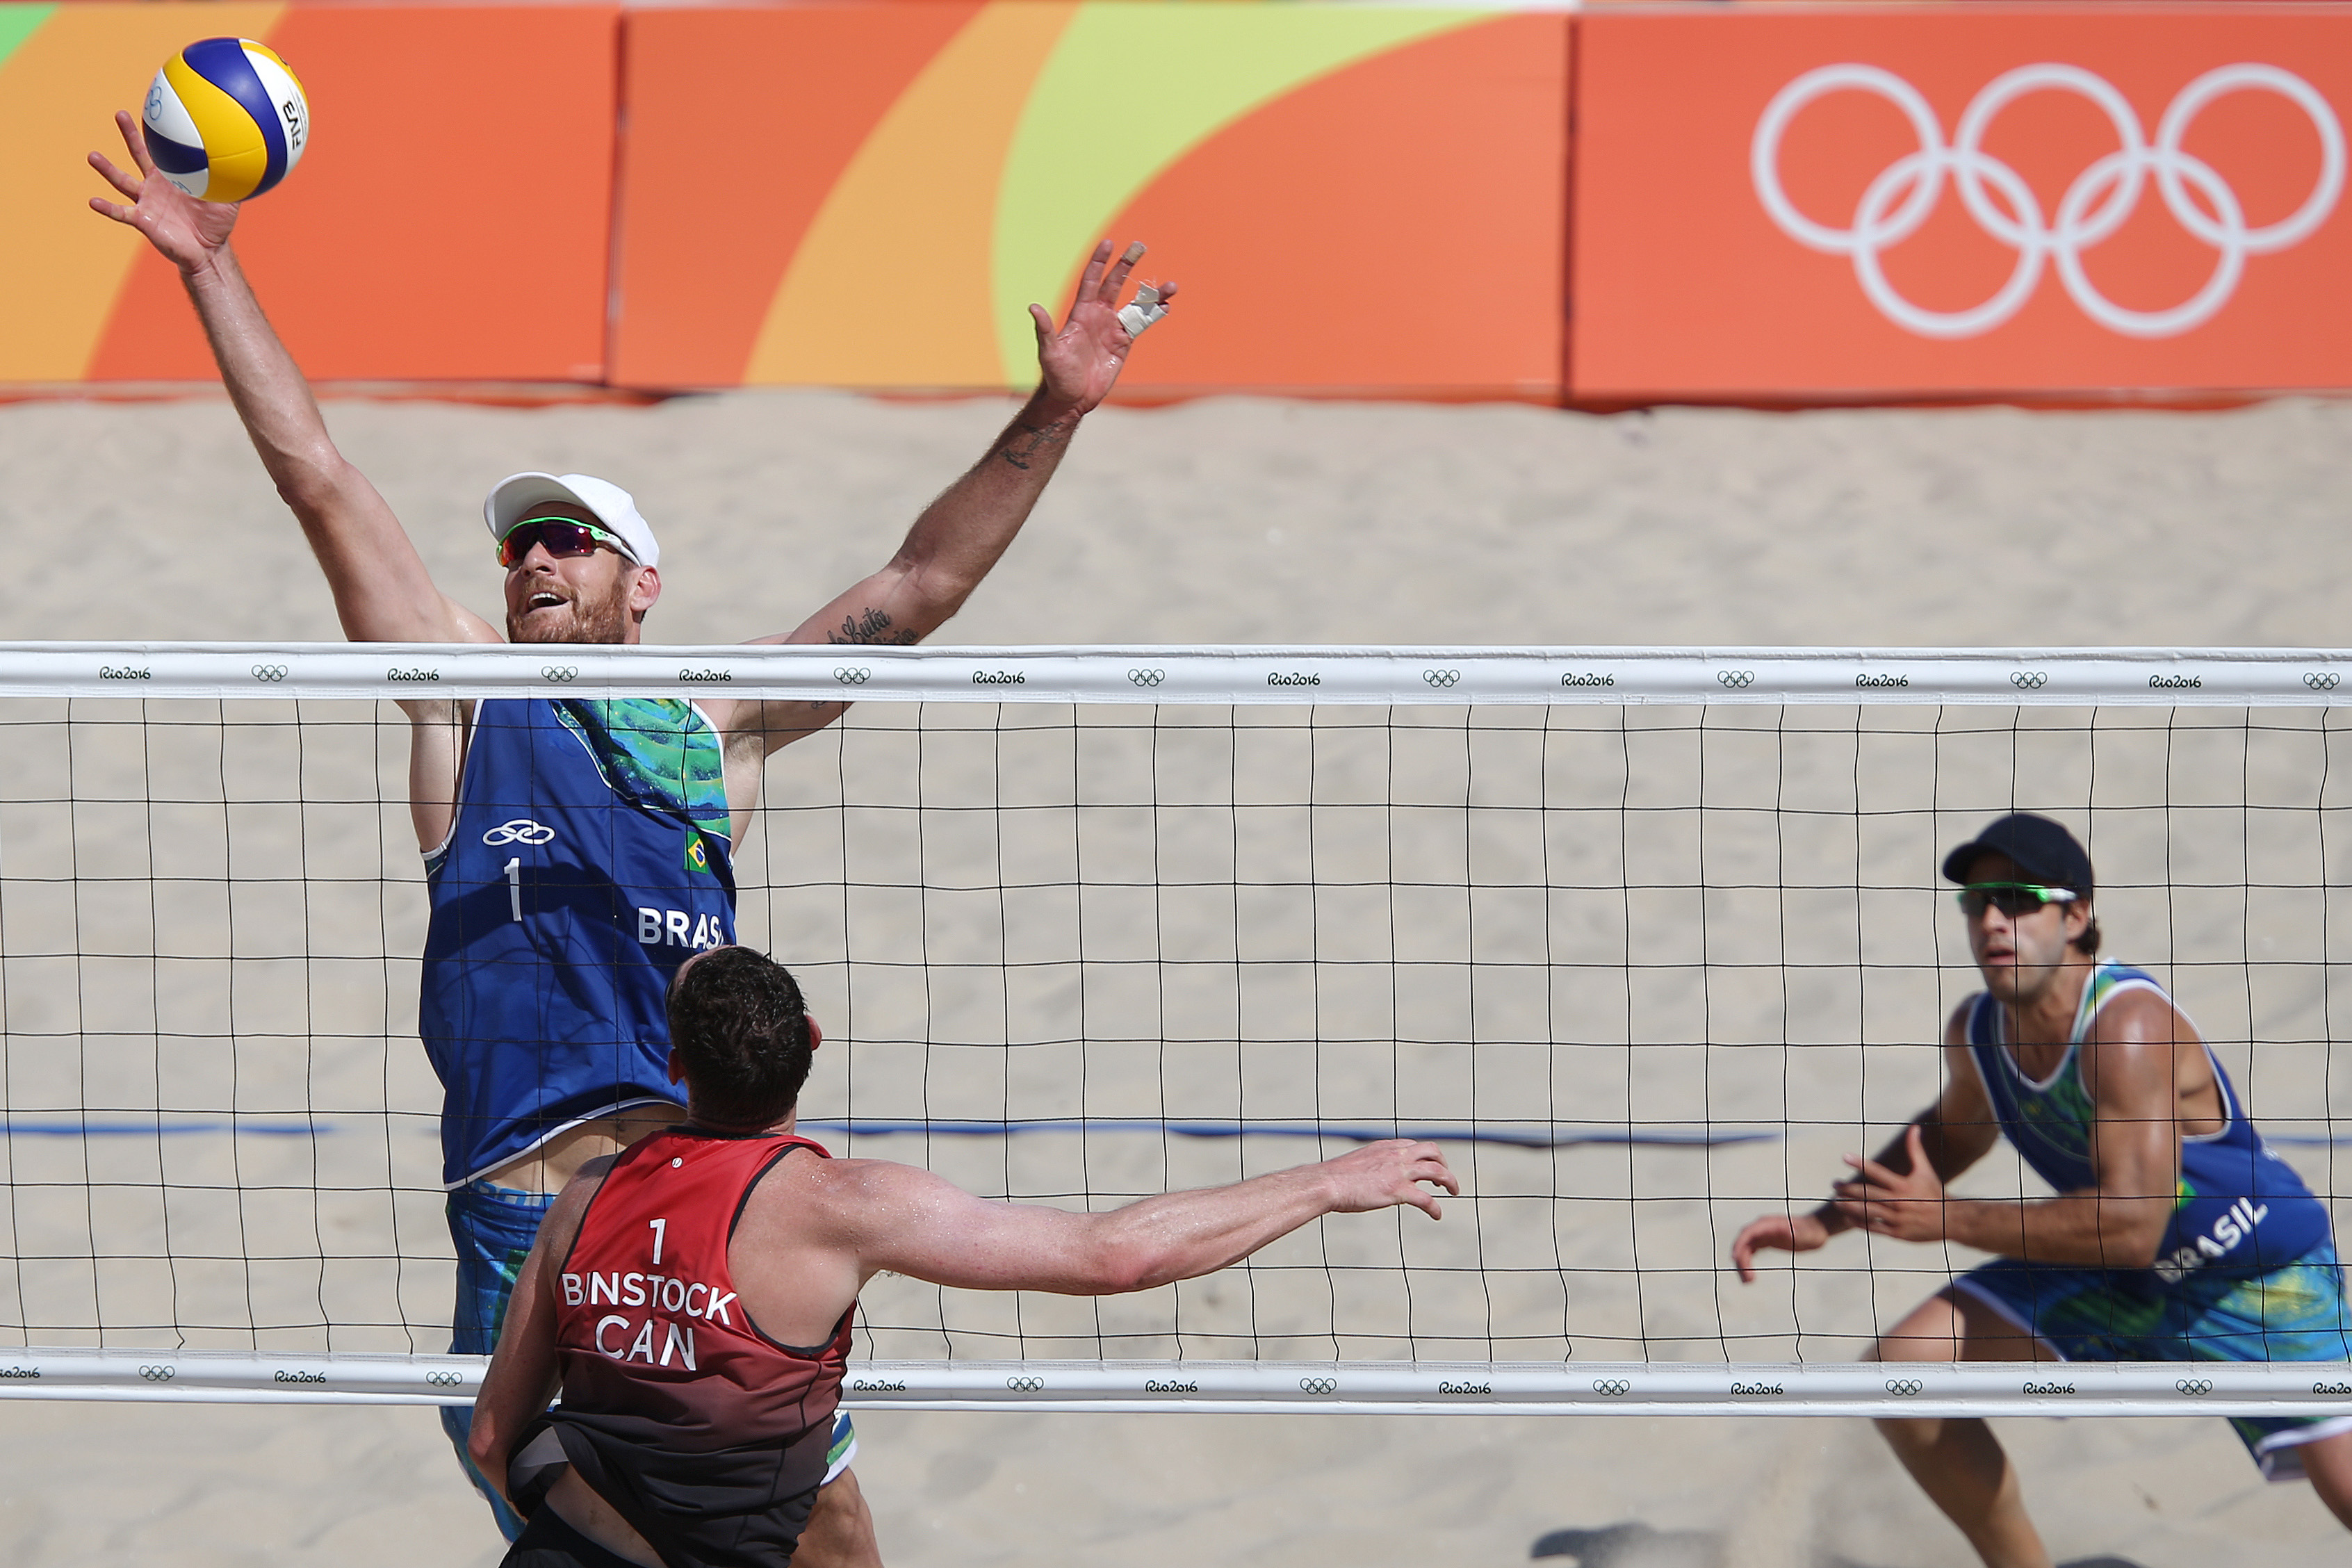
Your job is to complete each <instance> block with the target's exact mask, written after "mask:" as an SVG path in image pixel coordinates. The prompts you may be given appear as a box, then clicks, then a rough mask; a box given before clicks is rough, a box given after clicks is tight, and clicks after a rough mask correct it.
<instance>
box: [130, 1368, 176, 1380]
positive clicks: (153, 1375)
mask: <svg viewBox="0 0 2352 1568" xmlns="http://www.w3.org/2000/svg"><path fill="white" fill-rule="evenodd" d="M139 1375H140V1376H142V1377H143V1378H145V1379H146V1380H147V1381H148V1382H150V1383H169V1382H171V1381H172V1380H173V1378H175V1377H177V1376H179V1375H180V1369H179V1368H178V1367H176V1366H142V1367H141V1368H140V1369H139Z"/></svg>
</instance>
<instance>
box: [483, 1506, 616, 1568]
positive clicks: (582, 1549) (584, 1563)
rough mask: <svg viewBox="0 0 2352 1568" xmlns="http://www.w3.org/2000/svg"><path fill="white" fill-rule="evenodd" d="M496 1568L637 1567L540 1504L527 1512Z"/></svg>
mask: <svg viewBox="0 0 2352 1568" xmlns="http://www.w3.org/2000/svg"><path fill="white" fill-rule="evenodd" d="M499 1568H637V1565H636V1564H635V1563H632V1562H630V1561H629V1560H628V1559H627V1558H625V1557H623V1556H621V1555H620V1554H619V1553H617V1552H607V1551H606V1550H604V1548H603V1547H601V1546H599V1545H597V1544H596V1543H595V1542H593V1541H591V1540H589V1539H588V1538H587V1537H586V1536H584V1535H583V1534H581V1533H580V1532H579V1531H576V1530H574V1529H572V1527H571V1526H570V1525H569V1524H566V1523H565V1522H564V1521H563V1516H562V1515H561V1514H559V1513H557V1512H556V1511H555V1510H553V1509H551V1508H549V1507H547V1506H545V1505H544V1504H542V1505H541V1507H540V1510H539V1511H538V1512H536V1513H534V1514H532V1515H531V1516H530V1523H529V1524H527V1525H525V1526H524V1527H523V1531H522V1533H521V1534H520V1535H519V1536H517V1537H516V1538H515V1543H514V1544H513V1545H512V1546H509V1547H508V1548H507V1554H506V1556H505V1557H503V1558H501V1559H500V1560H499Z"/></svg>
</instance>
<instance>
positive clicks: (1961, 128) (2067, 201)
mask: <svg viewBox="0 0 2352 1568" xmlns="http://www.w3.org/2000/svg"><path fill="white" fill-rule="evenodd" d="M1833 92H1864V93H1869V94H1872V95H1873V96H1874V97H1877V98H1881V99H1884V100H1886V101H1887V102H1888V103H1890V104H1892V105H1894V106H1895V109H1896V110H1900V111H1901V112H1902V114H1903V117H1904V118H1905V119H1906V120H1907V121H1910V122H1911V132H1912V134H1913V136H1914V137H1916V139H1917V141H1918V143H1919V145H1918V150H1917V151H1916V152H1912V153H1905V154H1904V155H1903V156H1902V157H1900V158H1897V159H1895V162H1893V163H1889V164H1888V165H1887V166H1886V167H1885V168H1884V169H1882V170H1880V171H1879V172H1878V174H1877V177H1876V178H1874V179H1873V180H1872V181H1871V182H1870V184H1869V185H1868V186H1867V187H1865V188H1864V191H1863V193H1862V199H1861V200H1860V201H1859V202H1857V203H1855V204H1854V212H1853V226H1851V227H1848V228H1833V227H1832V226H1829V225H1828V224H1822V223H1816V222H1814V221H1813V220H1812V219H1811V218H1809V217H1807V216H1805V215H1804V214H1803V213H1801V212H1799V211H1798V210H1797V206H1796V204H1795V203H1793V202H1791V201H1790V199H1789V193H1788V192H1787V190H1786V189H1785V188H1783V186H1782V185H1781V184H1780V139H1781V138H1782V137H1783V136H1784V135H1786V134H1787V133H1788V130H1789V124H1790V121H1793V120H1794V119H1795V118H1796V117H1797V115H1798V114H1799V113H1800V112H1801V110H1803V109H1804V108H1805V107H1806V106H1807V105H1808V104H1811V102H1812V101H1813V100H1816V99H1819V98H1824V97H1826V96H1828V95H1829V94H1831V93H1833ZM2034 92H2070V93H2074V94H2075V95H2077V96H2078V97H2081V98H2084V99H2087V100H2089V101H2090V102H2091V104H2092V105H2093V106H2094V107H2095V108H2096V109H2098V110H2100V111H2101V112H2103V113H2104V114H2105V115H2106V117H2107V122H2108V123H2109V124H2110V125H2111V126H2112V127H2113V128H2114V130H2115V133H2116V142H2118V143H2120V145H2118V146H2117V148H2116V151H2114V152H2112V153H2107V154H2105V156H2103V157H2100V158H2096V159H2094V160H2093V161H2092V163H2091V165H2090V167H2088V168H2086V169H2084V171H2083V172H2082V173H2081V174H2077V175H2075V176H2074V183H2073V184H2069V185H2068V186H2067V187H2066V194H2065V195H2063V196H2061V197H2060V198H2059V200H2058V210H2057V213H2056V215H2055V216H2054V219H2045V218H2044V217H2043V216H2042V204H2041V202H2040V201H2039V200H2038V199H2037V198H2036V197H2035V196H2034V194H2033V189H2032V186H2030V185H2028V184H2026V183H2025V178H2024V176H2023V175H2021V174H2019V173H2018V172H2017V171H2016V170H2015V169H2014V168H2012V167H2011V166H2010V165H2009V164H2007V163H2003V162H2002V161H2001V160H2000V159H1999V158H1996V157H1994V156H1993V155H1992V154H1991V153H1987V152H1986V151H1985V150H1984V139H1985V134H1986V132H1988V131H1990V129H1991V126H1992V122H1993V120H1994V118H1995V117H1996V116H1998V115H1999V114H2000V111H2001V110H2004V109H2006V108H2008V107H2009V106H2010V105H2011V103H2013V102H2015V101H2016V100H2018V99H2021V98H2022V97H2024V96H2026V95H2027V94H2028V93H2034ZM2235 92H2269V93H2275V94H2276V95H2278V96H2279V97H2281V98H2284V99H2285V100H2287V101H2288V102H2290V103H2292V104H2294V106H2295V107H2296V108H2298V109H2300V110H2303V112H2304V114H2305V118H2307V119H2308V120H2309V121H2311V126H2312V129H2313V130H2314V131H2315V132H2318V134H2319V176H2318V178H2317V179H2316V180H2315V181H2314V182H2313V184H2312V187H2311V194H2310V195H2307V196H2305V198H2304V202H2303V205H2301V206H2299V207H2297V208H2295V209H2294V212H2292V213H2289V214H2288V215H2287V216H2285V217H2283V218H2281V219H2280V220H2279V221H2278V222H2276V223H2270V224H2263V225H2260V226H2249V225H2248V224H2247V222H2246V215H2245V210H2244V208H2243V207H2242V205H2240V204H2239V201H2238V193H2237V192H2236V191H2235V190H2233V189H2232V188H2231V185H2230V183H2229V181H2227V180H2225V179H2223V178H2222V177H2221V174H2220V172H2219V171H2218V170H2216V169H2215V168H2214V167H2213V165H2211V164H2210V163H2206V162H2205V161H2204V160H2203V159H2201V158H2200V157H2198V156H2196V155H2195V154H2194V153H2187V152H2184V151H2182V149H2181V145H2180V143H2181V142H2182V140H2183V139H2184V138H2185V137H2187V135H2188V134H2189V127H2190V126H2191V125H2192V124H2194V123H2195V122H2196V120H2197V117H2198V115H2199V114H2200V113H2202V112H2203V111H2204V110H2205V108H2206V106H2207V105H2209V104H2210V103H2212V102H2213V100H2216V99H2219V98H2223V97H2226V96H2228V95H2229V94H2231V93H2235ZM1748 174H1749V177H1750V178H1751V179H1752V180H1753V181H1754V183H1755V186H1756V195H1757V199H1758V200H1759V201H1761V202H1762V203H1763V204H1764V210H1765V212H1766V213H1768V214H1769V215H1770V216H1771V219H1772V221H1773V222H1774V223H1775V224H1777V225H1778V226H1780V232H1781V233H1783V234H1785V235H1787V236H1788V237H1790V238H1791V239H1793V240H1795V241H1796V242H1797V243H1798V244H1800V245H1802V246H1805V247H1808V248H1810V249H1813V250H1820V251H1826V252H1828V253H1830V254H1832V255H1836V256H1849V257H1852V258H1853V275H1854V278H1855V279H1856V280H1857V281H1858V282H1860V283H1861V285H1862V291H1863V293H1864V295H1865V296H1866V297H1867V298H1868V299H1869V300H1870V302H1871V303H1872V304H1873V305H1874V306H1876V307H1877V308H1878V311H1879V314H1881V315H1883V316H1885V318H1886V319H1887V320H1888V321H1893V322H1894V323H1895V325H1896V326H1898V327H1902V328H1904V329H1905V330H1906V331H1912V332H1916V333H1917V334H1919V335H1920V336H1921V337H1928V338H1971V337H1975V336H1977V335H1979V333H1982V332H1989V331H1991V330H1992V329H1993V328H1995V327H1998V326H2000V324H2001V323H2002V322H2003V321H2008V320H2009V319H2010V318H2011V316H2014V315H2016V314H2017V312H2018V311H2019V310H2022V309H2024V306H2025V301H2026V300H2028V299H2030V298H2032V294H2033V290H2034V289H2035V288H2036V286H2038V285H2039V284H2040V283H2041V281H2042V268H2043V267H2044V266H2045V265H2053V264H2054V265H2055V266H2056V268H2058V278H2059V281H2060V282H2062V283H2063V284H2064V285H2065V288H2066V292H2067V294H2068V296H2069V297H2070V298H2072V299H2073V300H2074V303H2075V305H2076V306H2078V307H2079V308H2080V309H2081V310H2082V311H2083V313H2084V315H2086V316H2088V317H2090V318H2091V319H2092V320H2093V321H2096V322H2098V323H2099V324H2100V325H2101V326H2103V327H2105V328H2106V329H2107V330H2108V331H2112V332H2119V333H2121V334H2123V335H2124V336H2126V337H2133V338H2168V337H2174V336H2177V335H2179V333H2182V332H2185V331H2189V330H2190V329H2191V328H2193V327H2199V326H2201V325H2203V324H2204V323H2205V322H2206V321H2210V320H2211V319H2212V317H2213V314H2214V312H2216V311H2218V310H2221V307H2222V306H2223V305H2224V304H2226V303H2227V302H2228V301H2229V299H2230V296H2231V294H2232V293H2234V292H2236V290H2237V287H2238V280H2239V279H2240V277H2241V276H2242V274H2243V273H2244V271H2245V268H2246V258H2247V257H2249V256H2263V255H2267V254H2269V253H2271V252H2273V251H2278V250H2284V249H2286V248H2287V247H2290V246H2294V245H2299V244H2301V243H2302V242H2303V241H2304V240H2305V239H2308V238H2309V237H2311V236H2312V234H2313V233H2314V232H2315V231H2316V230H2317V229H2318V227H2319V226H2320V225H2321V224H2322V223H2323V222H2325V221H2326V217H2327V215H2328V214H2329V213H2331V212H2333V211H2334V210H2335V209H2336V199H2337V197H2339V196H2340V195H2343V192H2344V128H2343V126H2342V125H2341V124H2340V123H2339V122H2338V121H2337V120H2336V111H2335V110H2334V109H2333V108H2331V107H2330V106H2329V104H2328V102H2327V100H2326V98H2325V97H2323V96H2322V95H2321V93H2320V91H2319V89H2317V88H2315V87H2313V86H2312V85H2311V84H2310V83H2309V82H2307V81H2305V80H2304V79H2303V78H2301V77H2299V76H2297V75H2295V74H2294V72H2293V71H2289V70H2283V69H2281V68H2279V67H2277V66H2269V65H2257V64H2252V63H2251V62H2248V63H2241V64H2238V65H2228V66H2222V67H2221V68H2218V69H2215V70H2210V71H2207V72H2206V73H2205V74H2204V75H2203V76H2200V77H2199V78H2198V79H2196V80H2194V81H2192V82H2190V83H2189V85H2188V86H2186V87H2184V88H2182V89H2180V90H2179V93H2177V94H2175V95H2174V97H2173V100H2172V101H2171V103H2170V104H2168V105H2167V106H2166V108H2165V110H2164V116H2163V118H2162V119H2161V120H2159V121H2158V123H2157V129H2156V141H2155V142H2154V143H2153V144H2151V143H2150V142H2148V140H2147V134H2146V132H2145V131H2144V129H2143V128H2142V126H2141V125H2140V121H2139V114H2138V112H2137V110H2134V109H2133V108H2132V106H2131V103H2130V101H2129V100H2127V99H2126V98H2125V97H2124V95H2123V94H2122V93H2121V92H2118V91H2117V90H2116V88H2115V87H2114V85H2113V84H2112V83H2110V82H2108V81H2107V80H2106V79H2105V78H2104V77H2100V76H2097V75H2095V74H2094V73H2092V72H2090V71H2087V70H2084V68H2082V67H2080V66H2070V65H2058V64H2050V63H2045V64H2041V65H2030V66H2020V67H2018V68H2016V69H2014V70H2011V71H2004V72H2002V73H2001V74H2000V76H1998V77H1995V78H1994V79H1992V80H1991V81H1990V82H1988V83H1987V84H1986V85H1985V87H1984V89H1982V90H1981V91H1979V93H1978V94H1977V95H1976V97H1975V98H1973V99H1971V100H1969V106H1968V108H1966V109H1965V110H1961V112H1960V121H1959V125H1958V130H1957V131H1955V132H1954V133H1953V136H1952V140H1951V141H1950V142H1948V143H1947V142H1945V140H1944V128H1943V123H1942V121H1939V120H1938V119H1937V116H1936V111H1935V110H1934V109H1933V108H1931V107H1930V106H1929V104H1928V102H1927V99H1926V97H1925V96H1923V95H1922V94H1921V93H1920V91H1919V89H1917V88H1916V87H1913V86H1912V85H1911V84H1910V83H1909V82H1907V81H1906V80H1904V79H1902V78H1901V77H1899V76H1896V75H1895V73H1894V72H1893V71H1890V70H1883V69H1881V68H1878V67H1877V66H1866V65H1854V64H1847V65H1834V66H1822V67H1820V68H1817V69H1814V70H1809V71H1807V72H1806V73H1805V74H1804V75H1802V76H1801V77H1799V78H1797V79H1795V80H1794V81H1792V82H1790V83H1789V85H1788V86H1786V87H1784V88H1782V89H1780V91H1779V92H1778V93H1775V94H1774V95H1773V98H1772V101H1771V102H1770V103H1769V104H1768V105H1766V106H1765V110H1764V113H1763V116H1762V118H1760V119H1759V120H1758V121H1757V122H1756V134H1755V137H1754V139H1753V140H1752V141H1751V142H1749V144H1748ZM2151 176H2152V177H2153V178H2154V180H2155V183H2156V189H2157V194H2158V196H2159V197H2161V198H2162V200H2163V202H2164V205H2165V209H2166V210H2167V211H2168V212H2169V213H2170V214H2171V215H2172V218H2173V221H2174V222H2175V223H2178V224H2179V226H2181V227H2182V228H2184V229H2186V230H2187V231H2188V232H2189V236H2190V237H2192V238H2195V239H2197V240H2199V241H2200V242H2201V243H2203V244H2204V245H2206V246H2208V247H2210V248H2211V249H2212V250H2213V251H2214V253H2215V259H2214V263H2213V270H2212V273H2211V274H2210V276H2209V277H2208V278H2207V279H2205V282H2204V284H2203V285H2202V286H2201V287H2200V288H2199V289H2198V290H2197V292H2195V293H2194V294H2192V295H2190V296H2189V298H2188V299H2187V300H2183V301H2181V302H2180V303H2179V304H2178V305H2174V306H2171V307H2169V308H2168V309H2166V310H2131V309H2129V308H2128V307H2126V306H2123V305H2118V304H2116V302H2115V301H2114V300H2109V299H2108V298H2107V297H2106V296H2105V295H2104V294H2102V293H2100V292H2099V290H2098V288H2097V286H2096V285H2095V284H2094V283H2093V282H2092V281H2091V279H2090V274H2089V273H2087V272H2085V271H2084V268H2083V253H2084V251H2086V250H2089V249H2090V248H2091V247H2094V246H2096V245H2098V244H2099V243H2100V242H2101V241H2103V240H2105V239H2107V238H2109V237H2112V236H2113V235H2114V234H2115V233H2116V230H2118V229H2120V228H2121V227H2123V226H2124V224H2125V222H2126V220H2127V219H2129V218H2130V216H2132V213H2133V212H2134V211H2135V210H2136V209H2137V207H2138V205H2139V199H2140V195H2141V194H2142V192H2143V191H2145V190H2146V188H2147V184H2148V181H2149V179H2150V177H2151ZM1947 179H1948V180H1950V181H1951V183H1952V185H1953V187H1954V188H1955V189H1957V190H1958V192H1959V196H1960V205H1963V206H1964V207H1966V208H1967V209H1968V213H1969V216H1970V217H1972V218H1974V219H1975V220H1976V222H1977V226H1978V227H1979V228H1981V229H1983V230H1984V231H1985V233H1987V234H1989V235H1990V236H1991V237H1993V238H1994V239H1995V240H1997V241H1999V242H2000V244H2002V245H2005V246H2007V247H2009V248H2010V249H2011V250H2014V251H2015V252H2017V264H2016V266H2014V267H2013V268H2011V270H2010V275H2009V280H2008V281H2007V282H2006V283H2003V284H2002V285H2001V286H2000V289H1997V290H1995V292H1994V293H1993V295H1992V297H1991V298H1990V299H1989V300H1984V301H1983V302H1982V303H1981V304H1978V305H1973V306H1970V307H1969V309H1967V310H1927V309H1926V308H1925V307H1923V306H1919V305H1915V304H1913V303H1912V302H1911V301H1910V300H1906V299H1905V298H1904V297H1903V296H1902V294H1901V293H1899V292H1897V291H1896V289H1895V285H1894V284H1893V283H1891V282H1889V281H1888V280H1887V278H1886V271H1885V268H1884V267H1883V266H1882V265H1881V262H1880V258H1881V257H1882V256H1883V255H1884V254H1885V252H1886V251H1887V250H1889V249H1891V248H1893V247H1895V246H1896V245H1899V244H1901V243H1902V242H1903V241H1904V240H1906V239H1908V238H1909V237H1911V236H1912V235H1914V234H1916V233H1917V232H1918V231H1919V227H1920V226H1921V225H1922V224H1925V223H1926V222H1927V218H1928V216H1929V215H1930V214H1932V213H1933V212H1934V211H1935V210H1936V206H1937V202H1938V201H1939V200H1940V199H1941V198H1942V196H1943V194H1944V182H1945V181H1946V180H1947ZM2192 192H2193V193H2194V195H2192ZM1995 195H1998V196H1999V197H2000V200H1999V201H1998V202H1996V201H1995V200H1994V196H1995ZM2199 197H2201V198H2202V199H2203V205H2199V202H2198V200H2197V199H2196V198H2199ZM2004 209H2005V210H2004Z"/></svg>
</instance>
